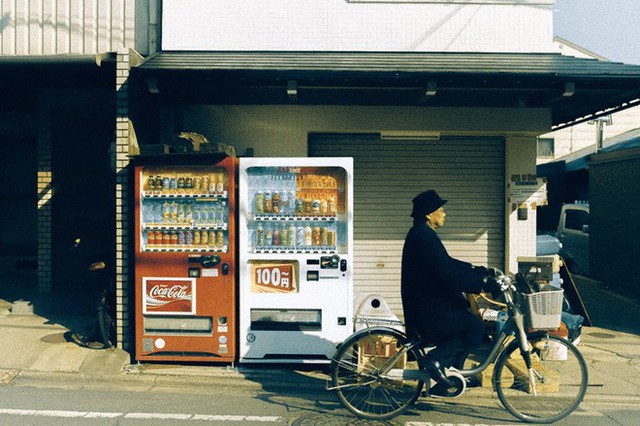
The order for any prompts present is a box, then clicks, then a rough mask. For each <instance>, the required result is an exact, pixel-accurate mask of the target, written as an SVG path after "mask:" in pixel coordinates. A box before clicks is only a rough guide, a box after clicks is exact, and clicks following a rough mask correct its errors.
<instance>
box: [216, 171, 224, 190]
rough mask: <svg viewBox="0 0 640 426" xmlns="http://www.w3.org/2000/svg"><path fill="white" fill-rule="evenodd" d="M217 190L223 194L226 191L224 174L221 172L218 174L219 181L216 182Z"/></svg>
mask: <svg viewBox="0 0 640 426" xmlns="http://www.w3.org/2000/svg"><path fill="white" fill-rule="evenodd" d="M216 191H217V192H219V193H220V194H222V193H223V192H224V175H223V174H222V173H220V174H219V175H218V183H217V184H216Z"/></svg>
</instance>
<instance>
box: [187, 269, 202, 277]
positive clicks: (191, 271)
mask: <svg viewBox="0 0 640 426" xmlns="http://www.w3.org/2000/svg"><path fill="white" fill-rule="evenodd" d="M189 278H200V268H189Z"/></svg>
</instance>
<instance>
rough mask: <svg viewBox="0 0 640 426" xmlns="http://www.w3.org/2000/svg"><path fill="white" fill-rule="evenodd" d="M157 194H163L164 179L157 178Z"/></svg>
mask: <svg viewBox="0 0 640 426" xmlns="http://www.w3.org/2000/svg"><path fill="white" fill-rule="evenodd" d="M154 187H155V192H156V194H159V193H160V192H162V177H161V176H156V183H155V185H154Z"/></svg>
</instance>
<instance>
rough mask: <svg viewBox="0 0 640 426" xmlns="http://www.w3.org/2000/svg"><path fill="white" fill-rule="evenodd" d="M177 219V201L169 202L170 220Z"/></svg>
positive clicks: (174, 220) (175, 220)
mask: <svg viewBox="0 0 640 426" xmlns="http://www.w3.org/2000/svg"><path fill="white" fill-rule="evenodd" d="M177 221H178V203H176V202H175V201H174V202H173V203H171V222H174V223H175V222H177Z"/></svg>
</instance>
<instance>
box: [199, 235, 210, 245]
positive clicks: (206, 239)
mask: <svg viewBox="0 0 640 426" xmlns="http://www.w3.org/2000/svg"><path fill="white" fill-rule="evenodd" d="M200 243H201V244H202V245H203V246H206V245H208V244H209V233H208V232H207V231H202V233H201V235H200Z"/></svg>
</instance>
